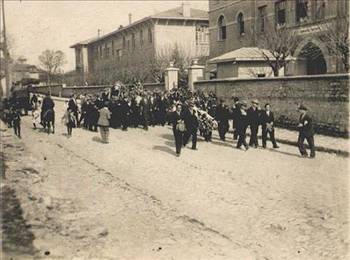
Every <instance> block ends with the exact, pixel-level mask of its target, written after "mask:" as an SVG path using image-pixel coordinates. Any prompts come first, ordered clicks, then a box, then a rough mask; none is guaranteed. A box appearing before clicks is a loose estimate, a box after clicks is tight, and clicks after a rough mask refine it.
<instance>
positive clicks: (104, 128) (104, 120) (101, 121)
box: [97, 102, 111, 143]
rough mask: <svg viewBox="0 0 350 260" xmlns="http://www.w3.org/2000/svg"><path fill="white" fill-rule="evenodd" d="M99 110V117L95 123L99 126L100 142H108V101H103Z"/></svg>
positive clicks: (109, 114)
mask: <svg viewBox="0 0 350 260" xmlns="http://www.w3.org/2000/svg"><path fill="white" fill-rule="evenodd" d="M98 112H99V118H98V121H97V124H98V126H99V128H100V134H101V139H102V143H108V142H109V140H108V139H109V119H111V112H110V111H109V109H108V103H107V102H105V103H104V104H103V106H102V108H100V109H99V110H98Z"/></svg>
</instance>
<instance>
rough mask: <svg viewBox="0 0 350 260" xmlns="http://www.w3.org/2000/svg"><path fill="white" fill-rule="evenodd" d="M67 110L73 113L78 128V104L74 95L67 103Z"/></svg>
mask: <svg viewBox="0 0 350 260" xmlns="http://www.w3.org/2000/svg"><path fill="white" fill-rule="evenodd" d="M68 109H70V110H71V111H72V112H73V114H74V117H75V119H76V122H77V126H78V127H79V125H80V124H79V118H78V103H77V99H76V95H75V94H73V95H72V96H71V98H70V99H69V101H68Z"/></svg>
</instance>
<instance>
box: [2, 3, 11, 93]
mask: <svg viewBox="0 0 350 260" xmlns="http://www.w3.org/2000/svg"><path fill="white" fill-rule="evenodd" d="M1 10H2V13H1V14H2V27H3V31H2V33H3V42H2V43H1V45H2V46H1V49H2V53H3V55H4V62H5V64H4V65H5V82H6V83H5V84H6V90H5V91H6V92H5V95H6V96H7V97H8V96H9V95H10V89H11V77H10V53H9V51H8V48H7V37H6V23H5V0H1Z"/></svg>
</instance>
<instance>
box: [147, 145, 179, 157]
mask: <svg viewBox="0 0 350 260" xmlns="http://www.w3.org/2000/svg"><path fill="white" fill-rule="evenodd" d="M152 150H156V151H161V152H165V153H168V154H171V155H175V154H176V153H175V151H174V150H173V149H171V148H170V147H169V146H161V145H155V146H153V148H152Z"/></svg>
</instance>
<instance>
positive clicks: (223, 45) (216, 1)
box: [208, 0, 349, 75]
mask: <svg viewBox="0 0 350 260" xmlns="http://www.w3.org/2000/svg"><path fill="white" fill-rule="evenodd" d="M348 8H349V1H348V0H337V1H333V0H288V1H287V0H252V1H244V0H234V1H223V0H209V31H210V58H211V59H215V58H216V57H218V56H221V55H223V54H225V53H228V52H231V51H234V50H237V49H240V48H242V47H256V46H259V43H260V42H261V37H262V35H263V34H264V33H266V31H267V28H268V26H273V27H274V28H275V29H280V28H286V29H288V30H290V31H293V33H294V34H295V35H296V37H297V45H296V47H295V48H294V49H293V57H294V62H292V64H291V65H290V66H289V68H288V72H289V74H288V75H310V74H326V73H340V72H343V71H344V66H343V63H342V60H341V58H340V57H339V55H337V54H336V53H335V51H334V50H332V49H331V48H330V47H329V44H327V37H325V35H326V34H328V33H329V31H333V32H337V31H339V28H346V27H344V26H342V25H344V24H346V23H348V15H349V13H348ZM340 30H342V29H340ZM306 50H312V51H306ZM209 70H211V71H215V70H216V67H215V66H214V67H213V66H211V67H210V66H209V69H208V71H209ZM226 74H227V73H226Z"/></svg>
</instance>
